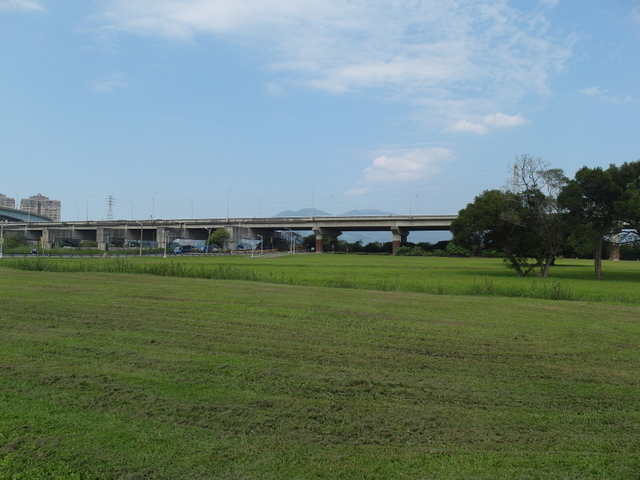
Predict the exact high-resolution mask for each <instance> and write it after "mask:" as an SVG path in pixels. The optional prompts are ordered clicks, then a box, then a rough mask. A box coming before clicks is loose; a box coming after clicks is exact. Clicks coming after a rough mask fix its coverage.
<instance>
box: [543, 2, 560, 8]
mask: <svg viewBox="0 0 640 480" xmlns="http://www.w3.org/2000/svg"><path fill="white" fill-rule="evenodd" d="M558 3H560V0H540V6H541V7H542V8H549V9H551V8H556V7H557V6H558Z"/></svg>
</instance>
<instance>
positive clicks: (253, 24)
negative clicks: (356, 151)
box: [101, 0, 571, 122]
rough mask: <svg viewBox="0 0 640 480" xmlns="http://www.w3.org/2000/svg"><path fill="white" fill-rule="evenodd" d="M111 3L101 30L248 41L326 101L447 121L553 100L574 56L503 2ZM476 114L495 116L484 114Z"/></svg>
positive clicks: (536, 18)
mask: <svg viewBox="0 0 640 480" xmlns="http://www.w3.org/2000/svg"><path fill="white" fill-rule="evenodd" d="M105 2H106V3H105V4H106V5H107V8H105V9H104V11H103V12H102V16H101V18H102V20H103V24H102V25H101V27H102V28H109V29H113V30H115V31H126V32H129V33H134V34H139V35H158V36H164V37H169V38H177V39H186V40H191V39H193V38H195V37H198V36H202V35H207V36H212V37H214V38H215V39H216V40H220V41H230V42H241V43H242V44H243V45H244V46H248V47H249V48H252V49H255V50H258V51H260V52H261V53H262V54H264V55H265V56H266V60H264V62H263V64H267V65H269V66H271V68H272V69H273V71H274V72H275V74H276V75H282V74H286V75H288V76H290V77H293V79H295V80H296V81H298V82H302V83H304V84H307V85H309V86H311V87H314V88H318V89H322V90H326V91H330V92H347V91H354V90H356V91H362V90H369V91H372V92H375V93H376V94H377V95H381V96H383V97H386V98H395V99H403V100H404V101H408V102H411V103H413V104H414V105H425V104H432V105H436V106H437V109H436V110H437V111H436V112H435V113H436V115H437V116H438V117H439V118H440V119H441V121H444V122H449V121H451V119H452V117H450V114H451V112H450V110H448V109H447V108H445V107H444V105H445V104H448V103H451V102H456V103H458V105H459V107H460V111H461V112H457V113H458V114H459V113H463V114H464V115H458V117H457V118H461V117H464V116H468V115H470V114H472V115H480V116H482V115H485V114H486V112H487V111H491V110H494V111H495V110H496V109H499V108H501V106H502V105H504V104H505V103H506V104H509V105H512V104H513V103H514V102H517V101H518V100H519V99H521V98H522V97H524V96H525V95H531V94H533V95H546V94H547V93H549V82H550V77H551V76H552V75H554V74H555V73H557V72H558V71H559V70H561V69H562V68H563V65H564V63H565V61H566V60H567V59H568V57H569V56H570V54H571V40H570V39H569V40H567V37H566V36H563V37H562V39H561V38H559V37H554V36H553V35H552V34H551V33H550V28H549V22H548V20H547V19H546V18H545V16H544V13H541V12H540V11H539V10H535V6H532V7H530V8H532V10H531V11H524V10H519V9H516V8H514V7H512V6H511V5H510V2H507V1H506V0H496V1H493V2H481V1H478V0H431V1H429V2H416V1H415V0H377V1H375V2H371V1H366V0H315V1H313V2H309V1H308V0H287V1H282V0H243V1H238V0H105ZM556 3H557V1H556V0H541V5H545V6H546V7H552V6H554V5H555V4H556ZM290 79H291V78H290ZM479 103H484V104H488V105H487V106H486V107H485V109H483V110H478V109H477V108H476V107H477V106H478V104H479ZM453 118H455V117H453Z"/></svg>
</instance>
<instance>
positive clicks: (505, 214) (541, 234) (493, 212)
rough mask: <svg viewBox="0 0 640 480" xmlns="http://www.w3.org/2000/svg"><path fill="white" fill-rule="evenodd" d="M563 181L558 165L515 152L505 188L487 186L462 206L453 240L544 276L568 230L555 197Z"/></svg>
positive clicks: (520, 271)
mask: <svg viewBox="0 0 640 480" xmlns="http://www.w3.org/2000/svg"><path fill="white" fill-rule="evenodd" d="M566 182H567V179H566V177H565V176H564V174H563V172H562V170H559V169H551V168H549V165H548V164H547V163H545V162H543V161H542V160H541V159H539V158H533V157H531V156H530V155H522V156H520V157H517V158H516V160H515V162H514V163H513V164H512V165H511V181H510V184H509V188H508V189H506V190H488V191H485V192H483V193H482V194H481V195H479V196H477V197H476V198H475V200H474V202H473V203H470V204H469V205H467V207H466V208H464V209H463V210H461V211H460V213H459V215H458V218H457V219H456V220H455V221H454V222H453V224H452V225H451V231H452V232H453V234H454V238H453V242H454V243H455V244H456V245H459V246H461V247H464V248H467V249H469V250H471V252H473V253H476V254H477V253H480V252H482V251H487V250H493V251H496V252H498V253H501V254H502V255H503V256H504V259H505V261H506V262H507V265H508V266H509V267H510V268H513V269H514V270H515V272H516V273H517V274H518V275H519V276H525V275H528V274H530V273H532V272H535V273H537V274H538V275H540V276H544V277H546V276H547V275H548V274H549V268H550V267H551V265H553V263H554V261H555V258H556V256H557V255H558V254H559V253H560V252H561V251H562V246H563V243H564V240H565V238H566V236H567V231H568V229H567V226H566V224H565V222H564V219H563V216H562V214H561V212H560V207H559V204H558V201H557V197H558V193H559V192H560V190H561V188H562V186H563V185H564V184H565V183H566Z"/></svg>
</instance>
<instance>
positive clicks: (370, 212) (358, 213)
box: [342, 208, 394, 217]
mask: <svg viewBox="0 0 640 480" xmlns="http://www.w3.org/2000/svg"><path fill="white" fill-rule="evenodd" d="M389 215H394V214H393V213H391V212H383V211H382V210H378V209H376V208H369V209H364V210H349V211H348V212H345V213H343V214H342V216H343V217H366V216H381V217H384V216H389Z"/></svg>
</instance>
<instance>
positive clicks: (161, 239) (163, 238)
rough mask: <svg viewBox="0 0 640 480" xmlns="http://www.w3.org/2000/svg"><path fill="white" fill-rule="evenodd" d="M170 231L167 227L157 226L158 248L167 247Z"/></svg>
mask: <svg viewBox="0 0 640 480" xmlns="http://www.w3.org/2000/svg"><path fill="white" fill-rule="evenodd" d="M168 233H169V231H168V229H166V228H165V227H158V228H156V240H157V241H158V248H165V247H166V246H168V245H167V235H168Z"/></svg>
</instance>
